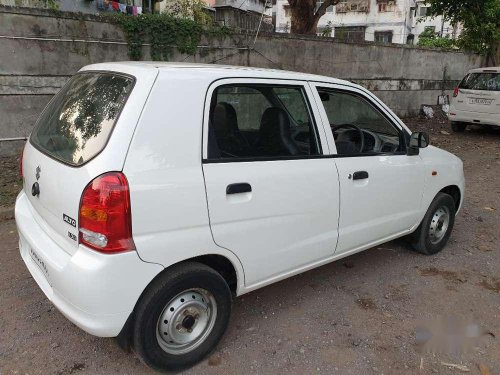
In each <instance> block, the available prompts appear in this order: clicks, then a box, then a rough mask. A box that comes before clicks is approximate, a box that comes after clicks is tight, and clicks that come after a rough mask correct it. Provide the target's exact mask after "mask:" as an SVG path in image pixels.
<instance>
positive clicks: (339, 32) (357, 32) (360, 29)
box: [335, 26, 365, 42]
mask: <svg viewBox="0 0 500 375" xmlns="http://www.w3.org/2000/svg"><path fill="white" fill-rule="evenodd" d="M335 38H336V39H338V40H341V41H344V42H363V41H364V40H365V26H341V27H336V28H335Z"/></svg>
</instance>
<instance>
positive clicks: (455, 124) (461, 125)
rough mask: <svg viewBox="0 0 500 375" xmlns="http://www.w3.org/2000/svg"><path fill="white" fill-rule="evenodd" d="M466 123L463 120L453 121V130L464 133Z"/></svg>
mask: <svg viewBox="0 0 500 375" xmlns="http://www.w3.org/2000/svg"><path fill="white" fill-rule="evenodd" d="M466 126H467V125H465V124H464V123H463V122H455V121H452V122H451V130H453V131H454V132H455V133H462V132H464V131H465V127H466Z"/></svg>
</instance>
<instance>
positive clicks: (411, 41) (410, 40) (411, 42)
mask: <svg viewBox="0 0 500 375" xmlns="http://www.w3.org/2000/svg"><path fill="white" fill-rule="evenodd" d="M406 44H409V45H414V44H415V35H413V34H410V35H408V36H407V37H406Z"/></svg>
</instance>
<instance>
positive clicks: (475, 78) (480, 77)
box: [459, 73, 500, 91]
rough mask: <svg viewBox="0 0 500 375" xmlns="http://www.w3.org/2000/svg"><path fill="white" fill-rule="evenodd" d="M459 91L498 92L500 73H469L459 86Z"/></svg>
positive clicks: (499, 89)
mask: <svg viewBox="0 0 500 375" xmlns="http://www.w3.org/2000/svg"><path fill="white" fill-rule="evenodd" d="M459 87H460V88H461V89H469V90H485V91H500V73H471V74H469V75H467V76H466V77H465V78H464V80H463V81H462V82H461V83H460V86H459Z"/></svg>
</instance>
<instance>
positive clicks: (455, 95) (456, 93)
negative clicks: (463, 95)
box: [453, 87, 458, 98]
mask: <svg viewBox="0 0 500 375" xmlns="http://www.w3.org/2000/svg"><path fill="white" fill-rule="evenodd" d="M457 96H458V87H455V90H453V97H454V98H456V97H457Z"/></svg>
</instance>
